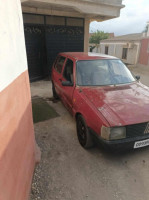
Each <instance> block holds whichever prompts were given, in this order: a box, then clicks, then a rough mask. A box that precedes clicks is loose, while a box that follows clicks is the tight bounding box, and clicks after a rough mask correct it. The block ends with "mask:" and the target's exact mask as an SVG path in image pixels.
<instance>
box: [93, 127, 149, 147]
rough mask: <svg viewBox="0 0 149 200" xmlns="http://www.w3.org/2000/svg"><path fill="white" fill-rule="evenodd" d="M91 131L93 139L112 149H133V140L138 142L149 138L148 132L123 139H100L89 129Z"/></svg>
mask: <svg viewBox="0 0 149 200" xmlns="http://www.w3.org/2000/svg"><path fill="white" fill-rule="evenodd" d="M91 133H92V135H93V136H94V139H95V140H96V142H98V143H100V144H102V145H103V146H104V147H108V148H110V149H113V150H117V149H120V150H125V149H134V145H135V142H140V141H143V140H147V139H149V134H148V135H143V136H137V137H133V138H125V139H120V140H113V141H112V140H111V141H110V140H104V139H102V138H101V137H100V136H99V135H97V134H96V133H95V132H94V131H93V130H91ZM140 148H141V147H140Z"/></svg>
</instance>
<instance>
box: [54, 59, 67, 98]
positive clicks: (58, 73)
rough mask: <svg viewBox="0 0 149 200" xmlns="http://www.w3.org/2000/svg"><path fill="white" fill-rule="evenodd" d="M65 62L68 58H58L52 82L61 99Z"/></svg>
mask: <svg viewBox="0 0 149 200" xmlns="http://www.w3.org/2000/svg"><path fill="white" fill-rule="evenodd" d="M65 61H66V57H64V56H58V58H57V59H56V62H55V64H54V66H53V70H52V81H53V84H54V86H55V90H56V93H57V94H58V96H59V97H61V84H62V69H63V66H64V63H65Z"/></svg>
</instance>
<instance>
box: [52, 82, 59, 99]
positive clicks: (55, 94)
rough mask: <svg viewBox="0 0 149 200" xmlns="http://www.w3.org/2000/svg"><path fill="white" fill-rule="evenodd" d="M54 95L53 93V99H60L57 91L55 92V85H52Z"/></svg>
mask: <svg viewBox="0 0 149 200" xmlns="http://www.w3.org/2000/svg"><path fill="white" fill-rule="evenodd" d="M52 93H53V98H54V99H59V97H58V95H57V93H56V90H55V86H54V84H53V83H52Z"/></svg>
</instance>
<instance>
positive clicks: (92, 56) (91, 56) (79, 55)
mask: <svg viewBox="0 0 149 200" xmlns="http://www.w3.org/2000/svg"><path fill="white" fill-rule="evenodd" d="M60 55H64V56H69V57H72V58H75V59H76V60H100V59H118V58H116V57H114V56H109V55H105V54H100V53H91V52H88V53H84V52H64V53H60Z"/></svg>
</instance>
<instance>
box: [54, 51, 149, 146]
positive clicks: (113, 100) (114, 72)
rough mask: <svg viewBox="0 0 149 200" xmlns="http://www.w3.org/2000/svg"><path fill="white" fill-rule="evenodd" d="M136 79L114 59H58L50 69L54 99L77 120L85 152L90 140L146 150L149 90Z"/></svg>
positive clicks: (86, 55) (82, 55)
mask: <svg viewBox="0 0 149 200" xmlns="http://www.w3.org/2000/svg"><path fill="white" fill-rule="evenodd" d="M139 78H140V77H139V76H136V77H134V76H133V75H132V74H131V72H130V71H129V70H128V68H127V67H126V66H125V65H124V64H123V63H122V61H121V60H119V59H117V58H115V57H112V56H107V55H103V54H93V53H80V52H78V53H77V52H76V53H60V54H59V55H58V57H57V59H56V61H55V63H54V65H53V68H52V86H53V96H54V98H58V97H59V98H60V99H61V101H62V102H63V104H64V105H65V106H66V108H67V109H68V110H69V111H70V113H71V114H72V115H73V116H74V117H75V119H76V124H77V135H78V140H79V142H80V144H81V145H82V146H83V147H84V148H89V147H91V146H92V145H93V143H94V139H97V140H98V141H99V142H100V143H102V144H104V145H108V146H110V147H112V148H118V147H121V148H124V147H127V148H140V147H144V146H148V145H149V88H148V87H147V86H145V85H143V84H142V83H140V82H139Z"/></svg>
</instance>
